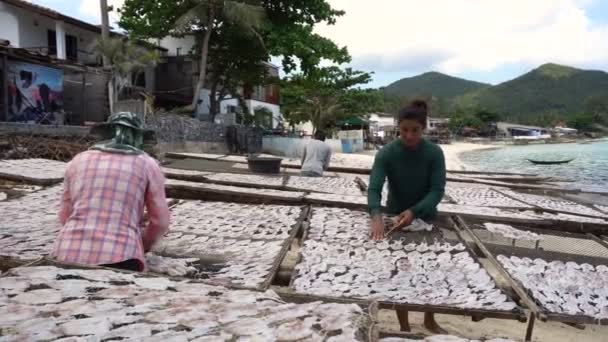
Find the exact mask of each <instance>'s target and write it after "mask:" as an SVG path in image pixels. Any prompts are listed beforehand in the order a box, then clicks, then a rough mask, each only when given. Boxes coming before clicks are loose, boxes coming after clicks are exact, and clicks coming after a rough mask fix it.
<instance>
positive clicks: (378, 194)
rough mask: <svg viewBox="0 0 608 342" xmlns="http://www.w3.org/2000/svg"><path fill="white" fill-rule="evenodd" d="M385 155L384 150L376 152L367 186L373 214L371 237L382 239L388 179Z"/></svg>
mask: <svg viewBox="0 0 608 342" xmlns="http://www.w3.org/2000/svg"><path fill="white" fill-rule="evenodd" d="M384 159H385V157H384V154H383V153H382V151H380V152H378V154H376V159H375V160H374V166H372V172H371V175H370V176H369V187H368V188H367V206H368V209H369V213H370V215H371V216H372V218H371V222H370V231H369V235H370V238H372V239H373V240H382V239H383V238H384V220H383V218H382V211H381V209H382V187H383V186H384V182H385V180H386V169H385V160H384Z"/></svg>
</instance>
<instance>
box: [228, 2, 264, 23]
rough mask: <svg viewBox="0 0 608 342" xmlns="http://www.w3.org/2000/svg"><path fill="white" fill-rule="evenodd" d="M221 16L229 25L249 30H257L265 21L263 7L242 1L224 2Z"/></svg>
mask: <svg viewBox="0 0 608 342" xmlns="http://www.w3.org/2000/svg"><path fill="white" fill-rule="evenodd" d="M222 14H223V15H224V18H225V19H226V20H228V21H230V22H231V23H233V24H235V25H239V26H241V27H243V28H245V29H249V30H255V29H259V28H260V27H262V25H264V21H265V19H266V11H265V10H264V7H262V6H257V5H252V4H248V3H245V2H242V1H233V0H227V1H224V7H223V9H222Z"/></svg>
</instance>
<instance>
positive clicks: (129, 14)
mask: <svg viewBox="0 0 608 342" xmlns="http://www.w3.org/2000/svg"><path fill="white" fill-rule="evenodd" d="M154 2H156V3H157V4H155V5H154V4H150V1H146V0H127V1H125V4H124V7H123V9H122V10H121V12H122V16H123V17H124V19H121V26H122V27H124V28H125V29H127V30H132V31H133V32H134V33H135V34H141V35H142V36H144V37H154V36H156V37H158V38H160V37H162V36H166V35H168V34H171V33H173V34H174V35H176V36H184V35H189V34H193V35H194V36H195V38H196V40H197V42H198V45H199V47H200V55H199V58H200V60H199V77H198V81H197V83H196V87H195V88H194V96H193V99H192V107H193V108H196V105H197V103H198V94H200V92H201V89H203V87H204V86H205V80H206V75H207V57H208V55H209V42H210V40H211V36H212V34H213V32H214V30H216V29H217V28H218V27H219V26H221V25H222V24H230V25H237V26H239V27H240V28H241V29H242V30H243V33H247V34H250V36H252V37H259V34H258V32H257V30H258V29H259V28H260V27H261V26H262V25H263V22H264V17H265V15H264V13H265V12H264V8H263V7H261V6H259V2H258V1H233V0H182V1H179V0H178V1H172V3H173V6H171V5H169V4H167V3H166V1H154ZM145 9H147V10H149V11H150V12H147V13H146V12H145ZM159 12H160V13H162V14H164V15H166V16H165V17H161V18H162V19H165V20H167V22H165V23H160V22H159V21H158V19H160V18H156V19H154V20H153V22H154V23H155V24H156V25H158V27H157V28H150V27H149V25H150V22H146V20H149V19H150V16H151V15H155V14H160V13H159ZM135 16H137V17H135ZM168 25H172V27H171V26H168ZM142 26H143V27H142Z"/></svg>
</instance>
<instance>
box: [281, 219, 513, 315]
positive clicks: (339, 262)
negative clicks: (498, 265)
mask: <svg viewBox="0 0 608 342" xmlns="http://www.w3.org/2000/svg"><path fill="white" fill-rule="evenodd" d="M425 225H426V224H425ZM368 229H369V215H368V214H367V213H365V212H362V211H354V210H347V209H340V208H314V209H313V212H312V216H311V219H310V227H309V232H308V235H307V241H306V242H305V243H304V246H303V248H302V251H301V253H302V257H303V259H302V261H301V263H300V264H298V265H297V266H296V269H297V275H296V277H295V278H294V282H293V287H294V289H295V290H296V291H297V292H300V293H306V294H314V295H321V296H333V297H353V298H364V299H375V300H381V301H389V302H396V303H411V304H430V305H448V306H452V307H459V308H482V307H485V308H490V309H495V310H506V311H508V310H512V309H514V308H515V307H516V305H515V303H513V302H511V301H509V300H508V299H507V297H506V295H504V294H502V293H501V291H500V290H499V289H497V288H496V285H495V284H494V281H493V280H492V279H491V278H490V276H489V275H488V274H487V273H486V271H485V270H484V269H482V268H480V266H479V264H478V263H476V262H475V261H474V260H473V258H471V256H470V255H469V254H468V253H467V252H463V251H464V250H465V247H464V246H463V245H462V244H455V245H452V244H450V243H447V242H437V241H435V242H432V243H425V242H422V243H412V242H408V241H404V240H392V241H391V240H384V241H379V242H376V241H372V240H370V239H369V237H368ZM458 252H459V253H458Z"/></svg>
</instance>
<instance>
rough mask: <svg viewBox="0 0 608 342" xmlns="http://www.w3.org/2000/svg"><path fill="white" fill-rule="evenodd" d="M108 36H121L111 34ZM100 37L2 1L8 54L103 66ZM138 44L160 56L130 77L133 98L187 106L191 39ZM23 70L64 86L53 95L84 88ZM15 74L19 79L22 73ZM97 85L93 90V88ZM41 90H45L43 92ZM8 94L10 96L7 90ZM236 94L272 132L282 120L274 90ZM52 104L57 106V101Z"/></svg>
mask: <svg viewBox="0 0 608 342" xmlns="http://www.w3.org/2000/svg"><path fill="white" fill-rule="evenodd" d="M111 34H112V35H113V36H120V35H119V34H118V33H115V32H112V33H111ZM100 37H101V28H100V27H99V26H97V25H93V24H90V23H87V22H84V21H81V20H79V19H76V18H73V17H70V16H66V15H64V14H61V13H59V12H57V11H54V10H52V9H50V8H46V7H43V6H38V5H35V4H32V3H30V2H28V1H25V0H0V40H2V41H4V42H5V44H7V43H8V45H9V48H11V49H20V50H23V51H22V52H25V54H32V55H40V56H44V58H46V61H47V62H50V61H51V60H55V61H56V62H53V63H52V64H61V63H62V61H65V63H66V64H71V65H79V66H83V67H90V68H95V67H100V66H101V58H99V57H98V56H97V55H96V54H95V53H94V48H95V45H96V44H97V41H98V39H99V38H100ZM156 43H158V45H156ZM138 44H140V45H142V46H144V47H146V48H149V47H153V48H155V49H157V50H158V51H159V52H160V55H161V61H160V63H159V64H158V65H157V67H156V68H149V69H147V70H145V72H144V73H143V76H144V77H138V78H134V79H136V80H137V82H134V84H133V92H132V93H133V94H139V92H140V91H141V90H145V91H146V92H148V93H152V94H154V97H155V100H156V105H158V106H161V107H175V106H185V105H189V104H191V103H192V94H193V91H194V87H195V86H196V82H197V78H198V60H193V59H191V58H190V56H189V55H190V52H191V51H192V48H193V47H194V45H195V41H194V38H193V37H192V36H186V37H183V38H175V37H165V38H163V39H160V40H156V41H151V42H138ZM21 54H22V55H23V54H24V53H21ZM9 62H10V61H9ZM48 64H49V63H47V66H48ZM267 66H268V73H269V74H270V75H273V76H277V77H278V76H279V68H278V67H277V66H274V65H271V64H267ZM24 68H25V69H28V70H29V71H28V70H26V71H25V73H28V75H30V74H31V75H34V74H35V73H36V71H32V70H33V69H36V68H38V69H37V70H38V71H39V72H44V74H45V75H48V76H49V77H51V78H53V79H54V81H53V82H54V83H64V84H65V86H62V87H59V86H55V87H54V92H55V93H61V94H76V92H73V91H69V92H68V91H64V90H67V88H69V87H70V86H71V87H74V86H76V83H74V82H78V84H79V85H78V87H81V84H82V80H81V78H82V77H80V76H78V80H75V79H69V78H68V76H67V74H65V75H66V77H65V78H64V73H63V72H57V71H56V70H54V69H52V68H51V69H48V68H46V69H45V68H39V67H34V66H32V65H28V66H25V67H24ZM6 69H8V68H6ZM11 70H12V69H11ZM90 70H92V69H90ZM16 73H17V74H21V72H20V71H17V72H16ZM13 83H15V82H13ZM47 83H48V82H47ZM106 83H107V81H106ZM85 84H87V82H85ZM95 86H97V83H96V84H95ZM43 89H46V88H44V87H43ZM6 92H8V88H7V90H6ZM103 92H105V97H106V103H108V102H109V101H108V97H109V96H108V94H107V92H108V91H107V89H106V90H103ZM78 93H81V92H78ZM235 95H236V94H235ZM239 95H240V96H242V98H244V100H245V103H246V105H247V108H248V111H249V113H251V114H253V113H254V112H255V111H256V110H257V109H259V108H265V109H267V110H268V112H270V113H272V114H271V117H270V118H268V120H269V121H270V122H272V126H273V127H276V126H277V125H278V124H279V123H280V122H281V121H282V117H281V114H280V107H279V88H278V85H268V86H253V85H243V87H242V88H241V90H240V94H239ZM26 97H27V96H26ZM210 97H211V94H210V91H209V90H208V89H203V90H202V91H201V94H200V96H199V98H200V102H199V106H198V108H197V113H196V115H197V116H198V117H200V118H202V119H203V118H205V116H206V115H208V114H209V107H210V106H209V103H210ZM4 102H8V101H4ZM4 102H2V103H4ZM31 102H32V103H31V105H32V106H31V107H36V104H35V101H31ZM54 103H55V105H57V104H58V103H59V101H55V102H54ZM7 107H8V106H7ZM79 107H82V106H79ZM91 107H95V108H97V109H98V110H104V111H106V112H107V111H109V107H108V106H107V105H100V104H96V105H94V106H93V105H91ZM237 108H238V101H237V100H236V98H231V99H227V100H225V101H222V103H221V104H220V112H221V113H225V114H228V115H227V116H231V115H230V114H231V113H234V112H236V110H237ZM74 109H75V108H74ZM7 116H8V115H7ZM81 116H82V115H81ZM98 116H99V114H95V115H94V118H95V120H97V119H98ZM233 116H234V115H233ZM88 119H91V117H88ZM83 120H84V121H88V120H86V119H79V120H77V121H79V122H81V123H82V122H84V121H83ZM228 123H230V120H228Z"/></svg>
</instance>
